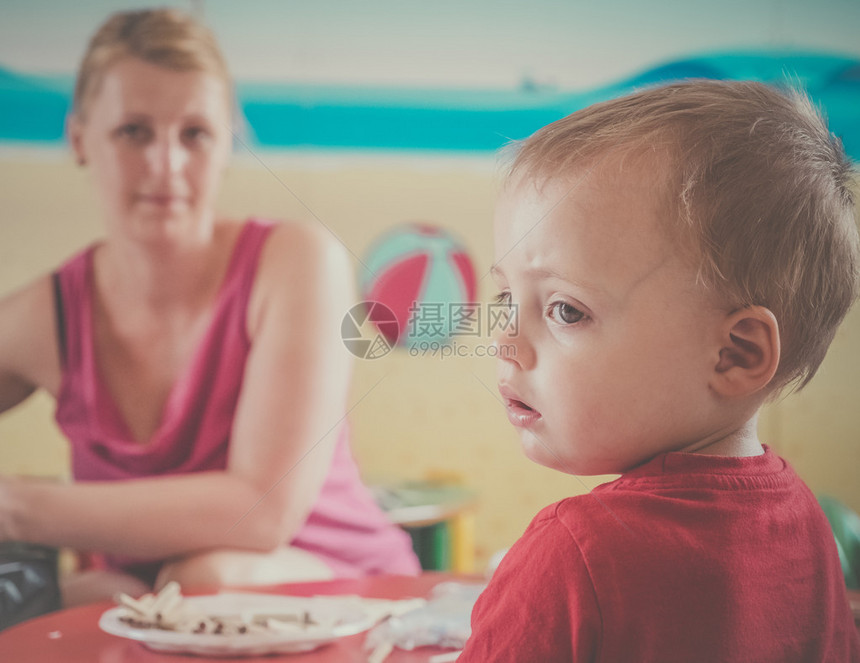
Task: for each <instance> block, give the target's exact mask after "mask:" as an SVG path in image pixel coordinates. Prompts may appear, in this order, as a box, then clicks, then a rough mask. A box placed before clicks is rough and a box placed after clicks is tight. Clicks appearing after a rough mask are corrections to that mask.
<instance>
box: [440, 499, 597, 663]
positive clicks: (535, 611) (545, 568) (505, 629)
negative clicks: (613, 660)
mask: <svg viewBox="0 0 860 663" xmlns="http://www.w3.org/2000/svg"><path fill="white" fill-rule="evenodd" d="M550 509H552V507H550ZM600 637H601V620H600V612H599V608H598V605H597V601H596V598H595V592H594V587H593V586H592V582H591V577H590V575H589V573H588V569H587V567H586V564H585V562H584V560H583V558H582V554H581V552H580V549H579V547H578V546H577V544H576V542H575V541H574V540H573V538H572V537H571V535H570V533H569V531H568V530H567V529H566V528H565V527H564V526H563V525H562V524H561V523H560V522H559V520H558V518H557V517H556V516H555V513H554V511H550V512H549V513H548V512H547V511H544V512H542V513H541V514H539V515H538V516H537V517H536V518H535V520H534V521H532V524H531V525H530V526H529V527H528V529H527V530H526V532H525V533H524V534H523V536H522V538H520V540H519V541H517V542H516V543H515V544H514V546H513V547H512V548H511V549H510V550H509V551H508V553H507V554H506V555H505V557H504V559H503V560H502V563H501V564H500V565H499V568H498V569H497V570H496V572H495V574H494V575H493V578H492V580H491V581H490V584H489V585H488V586H487V588H486V590H484V592H483V593H482V594H481V596H480V597H479V599H478V601H477V603H476V604H475V608H474V610H473V611H472V635H471V637H470V638H469V640H468V642H467V643H466V647H465V649H464V650H463V653H462V654H461V656H460V657H459V658H458V659H457V661H458V663H507V662H509V663H524V662H525V661H540V662H541V663H554V662H555V661H558V662H561V661H564V662H566V663H569V662H570V661H576V662H577V663H579V662H583V661H593V660H595V659H596V656H597V654H598V649H599V645H600Z"/></svg>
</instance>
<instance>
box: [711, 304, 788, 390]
mask: <svg viewBox="0 0 860 663" xmlns="http://www.w3.org/2000/svg"><path fill="white" fill-rule="evenodd" d="M721 341H722V347H721V348H720V355H719V359H718V360H717V363H716V365H715V366H714V372H713V374H712V376H711V387H712V388H713V389H714V391H716V392H717V393H718V394H720V395H721V396H725V397H729V398H731V397H742V396H748V395H750V394H754V393H755V392H757V391H759V390H761V389H763V388H765V387H766V386H767V385H768V384H769V383H770V381H771V380H772V379H773V376H774V374H775V373H776V369H777V367H778V366H779V355H780V346H779V324H778V323H777V321H776V317H775V316H774V315H773V313H771V311H770V310H769V309H767V308H765V307H764V306H749V307H747V308H742V309H739V310H737V311H734V312H732V313H730V314H729V315H728V316H727V317H726V319H725V321H724V323H723V332H722V334H721Z"/></svg>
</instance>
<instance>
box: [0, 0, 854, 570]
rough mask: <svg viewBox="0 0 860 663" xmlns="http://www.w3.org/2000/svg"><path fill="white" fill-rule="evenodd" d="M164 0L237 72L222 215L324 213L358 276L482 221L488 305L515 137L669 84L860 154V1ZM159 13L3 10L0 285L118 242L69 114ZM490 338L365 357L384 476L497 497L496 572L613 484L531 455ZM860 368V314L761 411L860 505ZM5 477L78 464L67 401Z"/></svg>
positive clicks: (801, 466) (361, 448) (369, 414)
mask: <svg viewBox="0 0 860 663" xmlns="http://www.w3.org/2000/svg"><path fill="white" fill-rule="evenodd" d="M164 4H170V5H174V6H177V7H179V8H181V9H184V10H187V11H190V12H192V13H194V14H196V15H197V16H198V17H200V18H202V19H203V20H204V21H205V22H206V23H207V24H208V25H209V26H210V27H211V28H212V29H213V30H214V32H215V34H216V36H217V37H218V39H219V41H220V43H221V46H222V48H223V51H224V53H225V55H226V58H227V61H228V63H229V65H230V68H231V70H232V73H233V75H234V77H235V78H236V80H237V96H238V105H239V107H240V109H241V111H242V116H243V124H244V126H243V129H242V131H241V133H240V135H239V137H238V138H237V141H236V149H235V157H234V161H233V165H232V166H231V168H230V170H229V172H228V174H227V177H226V181H225V185H224V188H223V191H222V199H221V206H220V209H221V210H222V211H223V213H224V214H225V215H230V216H235V217H239V218H241V217H246V216H250V215H256V216H265V217H269V218H276V219H283V218H296V219H303V220H305V221H306V222H308V223H322V224H324V225H325V226H327V227H328V228H329V229H330V230H331V231H332V232H333V233H334V234H335V235H337V237H338V238H339V239H340V241H341V242H342V243H343V244H344V245H345V246H346V247H347V248H348V249H349V251H350V252H351V253H352V255H353V256H354V257H355V259H356V263H355V264H356V276H357V279H361V278H363V275H362V270H363V269H364V267H363V262H364V258H365V256H366V255H367V253H368V251H369V250H370V247H372V246H373V243H374V242H375V240H376V239H377V238H378V237H379V236H380V235H381V234H383V233H385V232H386V231H388V230H390V229H391V228H393V227H395V226H397V225H399V224H402V223H404V222H414V221H418V222H424V223H428V224H432V225H435V226H438V227H441V228H444V229H447V230H449V231H451V232H452V233H454V234H455V235H456V237H458V238H459V241H460V243H461V245H462V246H463V247H464V248H465V250H466V251H467V253H468V254H469V256H470V257H471V260H472V263H473V265H474V269H475V276H476V281H477V293H478V294H477V296H478V300H479V301H480V302H488V301H489V300H490V299H491V298H492V296H493V295H494V294H495V292H494V287H493V284H492V281H491V279H490V278H489V277H488V276H487V272H488V270H489V268H490V265H491V262H492V244H491V221H492V214H493V200H494V197H495V193H496V189H497V187H498V182H499V172H500V168H501V164H500V158H499V156H498V155H499V149H500V148H502V147H504V146H505V145H506V144H508V143H509V142H510V141H511V140H516V139H521V138H524V137H525V136H527V135H528V134H530V133H531V132H532V131H534V130H535V129H537V128H538V127H540V126H542V125H543V124H546V123H547V122H550V121H552V120H555V119H557V118H559V117H562V116H563V115H566V114H568V113H570V112H573V111H574V110H576V109H578V108H580V107H582V106H584V105H587V104H589V103H592V102H594V101H598V100H600V99H605V98H608V97H611V96H615V95H617V94H621V93H624V92H627V91H629V90H632V89H634V88H636V87H639V86H642V85H647V84H649V83H653V82H657V81H660V80H667V79H672V78H683V77H688V76H697V77H701V76H706V77H716V78H754V79H758V80H766V81H788V82H791V83H792V84H795V85H799V86H802V87H804V88H805V89H807V90H808V91H809V93H810V94H811V95H812V96H813V98H814V99H815V100H816V102H817V103H818V104H819V105H820V106H821V107H822V109H823V110H824V111H825V113H826V114H827V115H828V117H829V118H830V122H831V127H832V129H833V131H834V132H835V133H836V134H838V135H839V136H840V137H841V138H842V139H843V141H844V143H845V145H846V148H847V149H848V151H849V153H850V154H851V155H852V157H853V158H854V159H855V160H860V38H858V34H860V3H858V2H856V0H820V1H819V2H816V3H812V2H811V1H809V0H806V1H804V0H749V1H745V2H728V3H714V2H705V1H703V0H684V1H680V0H677V1H676V0H671V1H668V0H661V1H659V2H651V3H639V2H633V1H632V0H626V1H622V2H614V3H596V2H574V1H569V2H555V1H551V0H532V1H531V2H529V3H523V2H510V1H507V0H473V1H472V2H453V1H450V0H437V1H436V2H433V3H427V2H414V1H411V0H399V1H394V0H366V1H365V2H362V3H353V2H349V1H348V0H320V1H317V2H314V3H307V2H293V1H283V2H279V1H276V0H269V1H264V0H249V1H248V2H244V3H241V4H240V3H235V2H227V1H226V0H220V1H207V2H204V1H202V0H201V1H197V2H187V1H186V2H174V3H158V5H159V6H161V5H164ZM145 6H154V3H146V2H110V1H107V0H98V1H93V0H82V1H80V2H77V3H73V4H72V3H64V2H60V1H59V0H54V1H48V0H41V1H40V0H34V1H28V2H24V1H23V0H21V1H16V0H13V1H11V2H10V1H9V0H7V1H6V2H4V4H3V8H2V9H0V16H2V19H0V294H5V293H8V292H10V291H11V290H13V289H15V288H17V287H20V286H22V285H23V284H25V283H26V282H28V281H29V280H31V279H33V278H34V277H36V276H38V275H40V274H42V273H44V272H45V271H48V270H50V269H52V268H53V267H55V266H56V265H57V264H58V263H59V262H61V261H62V260H63V259H65V258H66V257H67V256H69V255H70V254H71V253H73V252H75V251H76V250H78V249H80V248H83V247H84V246H85V245H87V244H88V243H89V242H91V241H93V240H95V239H96V238H98V236H99V235H100V233H101V227H102V222H101V218H100V212H99V210H98V208H97V205H96V201H95V197H94V195H93V193H92V191H91V188H90V182H89V181H88V178H87V174H86V172H85V171H83V170H81V169H78V168H77V167H76V166H75V165H74V164H73V161H72V158H71V157H70V155H69V153H68V151H67V148H66V145H65V142H64V138H63V123H64V117H65V113H66V111H67V110H68V105H69V101H70V95H71V89H72V85H73V76H74V71H75V69H76V67H77V64H78V62H79V59H80V57H81V55H82V53H83V50H84V48H85V45H86V42H87V40H88V38H89V36H90V35H91V33H92V32H93V31H94V30H95V28H96V27H97V25H98V24H100V23H101V22H102V21H103V20H104V19H105V18H106V17H107V16H108V15H109V14H110V13H111V12H113V11H118V10H125V9H131V8H140V7H145ZM357 301H358V299H357ZM344 313H346V312H344ZM485 331H486V330H485V329H484V330H483V331H482V332H481V333H478V334H473V335H471V336H469V337H468V338H467V337H463V338H458V339H456V340H457V343H458V344H460V346H461V347H463V348H465V349H466V352H465V354H466V356H457V357H454V356H445V357H443V356H441V353H435V356H432V354H431V353H426V354H425V355H424V356H421V355H420V354H419V356H411V354H410V353H409V352H408V351H406V350H405V349H404V348H395V349H394V350H393V351H391V352H388V353H386V354H385V355H384V356H381V357H379V358H376V359H360V360H357V364H356V373H355V381H354V386H353V395H352V399H351V405H352V410H351V412H350V420H351V423H352V427H353V431H354V450H355V453H356V455H357V457H358V459H359V462H360V465H361V468H362V471H363V473H364V475H365V478H366V479H367V480H368V481H370V482H371V483H386V484H391V483H395V484H396V483H399V482H403V481H410V480H415V481H420V480H428V479H429V480H434V481H442V482H450V483H453V484H458V485H461V486H464V487H465V488H466V489H467V490H468V491H469V492H470V493H472V494H474V496H475V497H476V502H475V504H474V507H473V509H472V511H471V515H472V517H473V520H472V523H471V524H470V525H469V526H470V528H472V529H471V532H472V535H473V536H474V550H475V555H476V557H475V562H476V567H477V568H482V567H483V565H484V564H485V563H486V561H487V559H488V558H489V556H490V555H492V554H493V553H494V552H495V551H497V550H499V549H502V548H505V547H507V546H509V545H510V544H511V543H512V542H513V541H514V540H515V539H516V538H517V537H518V536H519V535H520V534H521V533H522V531H523V529H524V528H525V526H526V525H527V524H528V522H529V520H530V519H531V517H532V516H534V514H535V513H537V511H538V510H539V509H540V508H542V507H543V506H545V505H547V504H549V503H551V502H553V501H556V500H558V499H561V498H563V497H566V496H569V495H573V494H578V493H582V492H586V491H587V490H589V489H590V488H592V487H593V486H595V485H597V484H598V483H601V482H603V481H605V480H607V479H609V478H610V477H573V476H568V475H563V474H560V473H557V472H554V471H550V470H547V469H545V468H542V467H539V466H536V465H535V464H533V463H531V462H530V461H528V460H527V459H526V458H525V457H524V456H523V455H522V454H521V452H520V450H519V446H518V441H517V436H516V435H515V433H514V431H513V429H512V428H511V426H510V425H509V424H508V422H507V419H506V417H505V414H504V409H503V407H502V404H501V402H500V399H499V397H498V394H497V392H496V389H495V367H494V361H495V360H494V359H490V358H486V357H479V356H477V355H479V354H482V353H481V352H480V349H482V348H486V347H488V346H489V343H490V339H489V336H488V335H487V334H486V333H485ZM413 354H414V353H413ZM858 375H860V310H857V309H855V310H854V311H853V313H852V315H851V316H849V318H848V319H847V321H846V322H845V324H844V325H843V327H842V328H841V330H840V332H839V334H838V335H837V337H836V340H835V342H834V344H833V346H832V348H831V351H830V354H829V355H828V357H827V359H826V361H825V363H824V365H823V366H822V367H821V369H820V371H819V374H818V376H817V377H816V378H815V380H814V381H813V382H812V383H811V384H810V385H809V386H808V387H807V388H806V389H805V390H804V391H803V392H801V393H800V394H795V395H791V396H788V397H786V398H784V399H783V400H781V401H779V402H778V403H775V404H772V405H771V406H769V407H768V408H767V410H766V412H765V414H764V416H763V418H762V420H761V433H762V437H763V439H764V441H766V442H768V443H769V444H771V445H772V446H773V447H774V448H775V449H776V450H777V452H778V453H780V454H782V455H784V456H785V457H786V458H787V459H788V460H789V461H790V462H791V463H792V464H793V465H794V466H795V468H796V469H797V471H798V472H799V474H800V475H801V476H802V477H803V478H804V479H805V480H806V481H807V483H808V484H809V485H810V486H811V487H812V489H813V490H814V491H816V492H817V493H820V494H829V495H833V496H835V497H837V498H838V499H840V500H842V501H843V502H845V503H846V504H848V505H849V506H851V507H852V508H854V509H855V510H860V482H858V469H860V444H858V443H860V402H858V401H860V380H858V377H857V376H858ZM619 416H623V413H619ZM0 473H6V474H25V475H39V476H57V477H65V476H67V474H68V449H67V446H66V444H65V442H64V441H63V439H62V437H61V436H60V435H59V433H58V432H57V430H56V428H55V427H54V425H53V403H52V402H51V400H50V399H49V398H47V397H44V396H43V395H37V396H35V397H33V398H31V399H30V400H29V401H28V402H27V403H26V404H25V405H24V406H22V407H20V408H18V409H16V410H15V411H13V412H11V413H7V414H6V415H4V416H3V417H2V418H0Z"/></svg>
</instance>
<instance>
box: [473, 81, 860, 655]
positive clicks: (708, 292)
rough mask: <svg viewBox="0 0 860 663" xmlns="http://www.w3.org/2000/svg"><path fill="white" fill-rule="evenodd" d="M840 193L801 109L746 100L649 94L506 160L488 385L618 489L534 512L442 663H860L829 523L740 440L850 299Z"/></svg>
mask: <svg viewBox="0 0 860 663" xmlns="http://www.w3.org/2000/svg"><path fill="white" fill-rule="evenodd" d="M851 180H852V172H851V166H850V163H849V161H848V160H847V158H846V156H845V154H844V152H843V150H842V148H841V146H840V144H839V143H838V141H837V140H835V139H834V138H833V137H832V136H831V135H830V133H829V132H828V130H827V128H826V126H825V124H824V123H823V121H822V120H821V119H820V117H819V116H818V114H817V113H816V112H815V110H814V109H813V108H812V106H811V105H810V103H809V102H808V101H807V100H806V99H805V98H804V97H802V96H801V95H799V94H783V93H781V92H778V91H776V90H774V89H772V88H770V87H768V86H765V85H762V84H757V83H739V82H720V81H690V82H683V83H678V84H672V85H667V86H664V87H660V88H656V89H650V90H646V91H643V92H639V93H636V94H632V95H630V96H627V97H624V98H620V99H615V100H612V101H608V102H605V103H602V104H598V105H596V106H592V107H590V108H587V109H584V110H582V111H579V112H577V113H574V114H573V115H570V116H569V117H566V118H564V119H562V120H559V121H558V122H555V123H553V124H551V125H549V126H547V127H544V128H543V129H541V130H540V131H538V132H537V133H536V134H534V135H533V136H532V137H530V138H529V139H527V140H526V141H525V142H524V143H523V144H522V146H521V148H520V149H519V151H518V153H517V155H516V158H515V160H514V163H513V165H512V167H511V170H510V173H509V176H508V178H507V181H506V184H505V187H504V190H503V192H502V194H501V197H500V200H499V203H498V209H497V215H496V222H495V244H496V246H495V249H496V263H495V266H494V268H493V272H494V275H495V277H496V279H497V282H498V284H499V286H500V289H501V294H500V295H499V298H500V301H503V302H509V303H510V304H511V305H512V306H513V307H515V312H516V315H517V316H518V323H519V324H518V329H517V333H516V334H514V333H513V332H512V333H511V334H510V335H509V336H506V337H505V338H504V340H503V342H504V343H506V344H510V345H513V347H514V352H513V353H512V354H511V356H508V357H506V358H503V359H501V360H500V362H499V374H498V379H499V390H500V393H501V395H502V397H503V399H504V402H505V405H506V408H507V413H508V417H509V419H510V420H511V422H512V423H513V425H514V426H516V427H517V429H518V431H519V435H520V439H521V442H522V446H523V448H524V450H525V453H526V455H527V456H528V457H529V458H531V459H532V460H533V461H535V462H538V463H540V464H542V465H546V466H548V467H551V468H554V469H557V470H559V471H562V472H567V473H571V474H604V473H620V474H621V477H620V478H619V479H617V480H615V481H612V482H610V483H608V484H604V485H602V486H599V487H598V488H595V489H594V490H593V491H592V492H591V493H590V494H588V495H581V496H578V497H572V498H569V499H566V500H562V501H561V502H558V503H556V504H553V505H551V506H549V507H547V508H546V509H544V510H543V511H541V512H540V513H539V514H538V515H537V516H536V517H535V519H534V520H533V521H532V523H531V525H530V526H529V527H528V529H527V530H526V532H525V533H524V534H523V536H522V538H520V540H519V541H517V542H516V544H515V545H514V546H513V547H512V548H511V550H510V551H509V552H508V554H507V555H506V556H505V558H504V559H503V560H502V563H501V565H500V566H499V568H498V570H497V571H496V573H495V575H494V577H493V579H492V581H491V582H490V585H489V586H488V588H487V589H486V591H485V592H484V593H483V595H482V596H481V598H480V599H479V601H478V603H477V605H476V606H475V609H474V612H473V614H472V636H471V638H470V639H469V641H468V643H467V645H466V648H465V650H464V652H463V654H462V655H461V657H460V659H459V660H460V661H461V662H468V663H472V662H475V663H489V662H495V661H510V662H512V663H526V662H529V661H534V662H537V663H551V662H554V661H612V662H622V663H623V662H630V663H647V662H659V663H671V662H673V661H678V662H684V663H690V662H695V663H703V662H707V661H727V662H728V661H731V662H735V661H757V662H774V663H777V662H779V663H787V662H790V661H796V662H798V663H801V662H803V663H806V662H809V661H839V662H844V661H849V660H860V640H858V636H857V631H856V630H855V627H854V623H853V619H852V615H851V612H850V610H849V607H848V603H847V600H846V595H845V586H844V582H843V578H842V574H841V570H840V565H839V561H838V557H837V553H836V549H835V544H834V539H833V535H832V533H831V531H830V528H829V526H828V523H827V521H826V519H825V517H824V515H823V514H822V512H821V510H820V508H819V507H818V504H817V502H816V500H815V498H814V496H813V495H812V493H811V492H810V490H809V489H808V488H807V487H806V486H805V485H804V483H803V482H802V481H801V480H800V479H799V478H798V477H797V475H796V474H795V473H794V472H793V471H792V469H791V468H790V467H789V466H788V464H787V463H786V462H785V461H784V460H782V459H781V458H779V457H778V456H777V455H776V454H775V453H774V452H773V451H772V450H771V449H769V448H768V447H767V446H766V445H764V444H762V443H761V442H760V441H759V439H758V436H757V433H756V419H757V414H758V411H759V409H760V407H761V406H762V405H763V404H764V403H765V402H766V401H767V400H768V399H772V398H774V397H775V396H776V395H777V394H779V393H780V392H781V391H783V390H784V389H786V388H789V387H792V386H794V387H797V388H799V387H802V386H804V385H805V384H806V383H807V382H808V381H809V380H810V379H811V378H812V376H813V375H814V374H815V371H816V370H817V368H818V366H819V364H820V362H821V360H822V359H823V357H824V355H825V353H826V351H827V347H828V345H829V344H830V342H831V340H832V339H833V336H834V334H835V332H836V328H837V326H838V325H839V323H840V322H841V321H842V319H843V317H844V316H845V314H846V312H847V311H848V309H849V308H850V306H851V304H852V303H853V301H854V299H855V298H856V296H857V288H858V237H857V229H856V226H855V220H854V213H855V211H854V201H853V198H852V194H851V192H850V190H849V186H850V184H851ZM810 443H812V444H814V441H810Z"/></svg>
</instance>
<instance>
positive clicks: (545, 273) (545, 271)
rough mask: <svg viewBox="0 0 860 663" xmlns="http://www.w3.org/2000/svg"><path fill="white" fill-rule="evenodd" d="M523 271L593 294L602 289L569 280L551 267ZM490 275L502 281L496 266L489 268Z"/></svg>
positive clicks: (568, 277) (501, 275) (531, 268)
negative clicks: (556, 280)
mask: <svg viewBox="0 0 860 663" xmlns="http://www.w3.org/2000/svg"><path fill="white" fill-rule="evenodd" d="M525 271H526V273H527V274H530V275H533V276H541V277H548V278H555V279H559V280H560V281H566V282H567V283H572V284H573V283H575V284H576V285H577V286H579V287H580V288H585V289H586V290H591V291H592V292H595V293H598V292H602V289H601V288H599V287H597V286H596V285H591V284H589V283H584V282H582V281H574V280H572V279H571V277H570V275H569V274H563V273H562V272H559V271H557V270H555V269H552V268H551V267H529V268H527V269H526V270H525ZM490 274H492V275H493V277H494V278H495V279H497V280H498V279H500V278H501V279H504V274H503V273H502V270H501V268H500V267H498V265H495V264H494V265H493V266H492V267H490Z"/></svg>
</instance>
